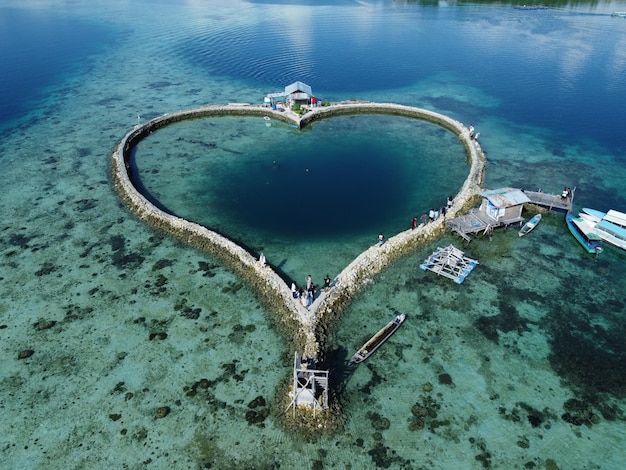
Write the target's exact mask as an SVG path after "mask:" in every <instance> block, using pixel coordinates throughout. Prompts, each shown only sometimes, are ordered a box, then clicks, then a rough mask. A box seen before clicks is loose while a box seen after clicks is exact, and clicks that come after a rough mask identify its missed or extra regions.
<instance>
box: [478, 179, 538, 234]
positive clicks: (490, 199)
mask: <svg viewBox="0 0 626 470" xmlns="http://www.w3.org/2000/svg"><path fill="white" fill-rule="evenodd" d="M479 194H480V195H481V196H482V197H483V198H484V199H483V201H482V203H481V205H480V211H481V212H484V213H485V214H486V215H487V217H489V218H490V219H492V220H493V221H495V222H496V223H498V224H503V225H509V224H512V223H515V222H520V221H522V220H524V218H523V217H522V209H523V208H524V204H525V203H527V202H530V199H528V196H526V194H524V191H522V190H521V189H515V188H500V189H490V190H487V191H483V192H481V193H479Z"/></svg>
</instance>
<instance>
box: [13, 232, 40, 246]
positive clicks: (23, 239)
mask: <svg viewBox="0 0 626 470" xmlns="http://www.w3.org/2000/svg"><path fill="white" fill-rule="evenodd" d="M33 238H34V236H31V235H24V234H22V233H15V234H12V235H10V236H9V240H8V242H9V244H10V245H11V246H18V247H20V248H22V249H26V248H28V247H29V245H28V244H29V243H30V241H31V240H32V239H33Z"/></svg>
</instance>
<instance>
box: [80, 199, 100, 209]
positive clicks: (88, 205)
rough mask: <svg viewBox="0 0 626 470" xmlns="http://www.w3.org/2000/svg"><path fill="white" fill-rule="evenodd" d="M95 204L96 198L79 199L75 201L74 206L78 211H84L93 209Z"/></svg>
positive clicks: (96, 202) (96, 203)
mask: <svg viewBox="0 0 626 470" xmlns="http://www.w3.org/2000/svg"><path fill="white" fill-rule="evenodd" d="M97 205H98V200H97V199H81V200H79V201H76V208H77V210H78V211H79V212H85V211H88V210H91V209H94V208H95V207H96V206H97Z"/></svg>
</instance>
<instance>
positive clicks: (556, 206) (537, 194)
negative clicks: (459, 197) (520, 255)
mask: <svg viewBox="0 0 626 470" xmlns="http://www.w3.org/2000/svg"><path fill="white" fill-rule="evenodd" d="M575 192H576V188H574V189H572V191H571V193H570V195H569V197H567V198H565V199H564V198H563V197H561V195H560V194H549V193H544V192H543V191H524V194H525V195H526V197H528V199H529V200H530V201H529V202H528V204H534V205H536V206H540V207H544V208H546V209H548V210H549V211H560V212H571V211H572V205H573V203H574V193H575ZM522 222H524V218H523V217H515V218H513V219H507V220H503V221H501V222H496V221H494V220H493V219H491V218H490V217H488V216H487V214H485V213H484V212H482V211H481V210H480V209H479V208H478V207H474V208H472V209H470V211H469V212H468V213H467V214H465V215H461V216H459V217H455V218H454V219H450V220H448V221H447V225H448V227H450V230H452V231H453V232H455V233H457V234H459V235H460V236H461V237H462V238H463V239H464V240H466V241H468V242H470V241H472V239H471V238H470V236H469V235H471V234H474V235H489V234H491V232H493V229H494V228H498V227H508V226H509V225H513V224H517V223H519V224H520V225H521V223H522Z"/></svg>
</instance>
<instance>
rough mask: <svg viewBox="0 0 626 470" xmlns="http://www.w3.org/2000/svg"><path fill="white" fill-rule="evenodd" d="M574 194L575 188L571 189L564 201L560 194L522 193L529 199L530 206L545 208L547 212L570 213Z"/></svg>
mask: <svg viewBox="0 0 626 470" xmlns="http://www.w3.org/2000/svg"><path fill="white" fill-rule="evenodd" d="M575 192H576V188H574V189H572V192H571V193H570V195H569V197H567V198H565V199H564V198H563V197H562V196H561V195H560V194H549V193H544V192H542V191H524V194H526V196H527V197H528V199H530V203H531V204H535V205H537V206H541V207H545V208H546V209H548V210H549V211H561V212H572V205H573V204H574V193H575Z"/></svg>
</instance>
